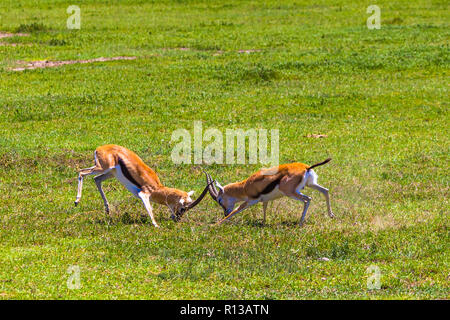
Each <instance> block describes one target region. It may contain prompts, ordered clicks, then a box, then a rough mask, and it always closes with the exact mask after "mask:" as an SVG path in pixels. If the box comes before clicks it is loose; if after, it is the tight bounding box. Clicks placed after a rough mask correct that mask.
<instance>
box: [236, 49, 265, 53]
mask: <svg viewBox="0 0 450 320" xmlns="http://www.w3.org/2000/svg"><path fill="white" fill-rule="evenodd" d="M260 51H261V50H260V49H248V50H238V53H252V52H260Z"/></svg>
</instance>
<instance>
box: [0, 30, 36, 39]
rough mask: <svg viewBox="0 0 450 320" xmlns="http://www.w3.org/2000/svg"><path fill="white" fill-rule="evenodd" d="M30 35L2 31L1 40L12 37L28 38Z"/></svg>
mask: <svg viewBox="0 0 450 320" xmlns="http://www.w3.org/2000/svg"><path fill="white" fill-rule="evenodd" d="M28 36H29V34H28V33H10V32H3V31H0V39H3V38H10V37H28Z"/></svg>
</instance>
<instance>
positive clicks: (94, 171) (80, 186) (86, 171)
mask: <svg viewBox="0 0 450 320" xmlns="http://www.w3.org/2000/svg"><path fill="white" fill-rule="evenodd" d="M103 171H104V170H103V169H102V168H101V167H99V166H93V167H90V168H85V169H81V170H80V172H79V173H78V192H77V198H76V200H75V206H77V204H78V203H79V202H80V200H81V191H82V190H83V178H84V176H88V175H91V174H99V173H103Z"/></svg>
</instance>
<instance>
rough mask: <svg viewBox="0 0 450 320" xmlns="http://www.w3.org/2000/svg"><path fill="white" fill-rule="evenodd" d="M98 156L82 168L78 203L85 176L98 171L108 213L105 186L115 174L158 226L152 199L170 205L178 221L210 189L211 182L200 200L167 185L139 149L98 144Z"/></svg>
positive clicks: (98, 181)
mask: <svg viewBox="0 0 450 320" xmlns="http://www.w3.org/2000/svg"><path fill="white" fill-rule="evenodd" d="M94 156H95V165H94V166H93V167H90V168H86V169H81V170H80V172H79V175H78V194H77V198H76V200H75V206H76V205H77V204H78V203H79V202H80V199H81V191H82V188H83V178H84V177H85V176H87V175H94V174H96V175H97V176H96V177H95V178H94V181H95V184H96V185H97V188H98V191H99V192H100V195H101V196H102V199H103V203H104V205H105V210H106V213H107V214H109V204H108V200H107V199H106V196H105V193H104V192H103V189H102V182H103V181H105V180H107V179H111V178H114V177H115V178H117V179H118V180H119V181H120V182H121V183H122V184H123V185H124V186H125V188H127V189H128V191H130V192H131V193H132V194H133V195H134V196H135V197H137V198H139V199H141V200H142V203H143V204H144V207H145V209H146V210H147V212H148V214H149V216H150V218H151V220H152V223H153V225H154V226H155V227H158V224H157V223H156V221H155V218H154V217H153V209H152V206H151V204H150V202H156V203H159V204H162V205H166V206H167V207H168V208H169V209H170V211H171V212H172V215H171V218H172V219H173V220H174V221H178V220H180V218H181V217H182V216H183V214H184V213H185V212H187V211H188V210H190V209H192V208H193V207H195V206H196V205H197V204H198V203H199V202H200V201H201V200H202V199H203V197H204V196H205V194H206V193H207V192H208V187H209V185H208V186H206V187H205V189H204V190H203V192H202V194H201V195H200V196H199V197H198V198H197V200H195V201H193V200H192V199H191V196H192V194H193V193H194V191H190V192H185V191H182V190H178V189H174V188H168V187H166V186H164V185H163V184H162V183H161V181H160V180H159V178H158V176H157V175H156V173H155V171H153V170H152V169H151V168H150V167H148V166H147V165H146V164H145V163H144V162H143V161H142V159H141V158H139V157H138V155H136V153H134V152H133V151H131V150H128V149H127V148H124V147H121V146H118V145H114V144H109V145H104V146H101V147H98V148H97V149H96V150H95V152H94Z"/></svg>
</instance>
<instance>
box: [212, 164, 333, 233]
mask: <svg viewBox="0 0 450 320" xmlns="http://www.w3.org/2000/svg"><path fill="white" fill-rule="evenodd" d="M330 160H331V158H329V159H326V160H325V161H323V162H320V163H316V164H314V165H312V166H308V165H306V164H304V163H289V164H283V165H279V166H277V167H273V168H270V169H261V170H259V171H258V172H256V173H254V174H252V175H251V176H250V177H248V178H247V179H245V180H243V181H240V182H235V183H230V184H228V185H226V186H224V187H222V186H221V185H220V184H219V183H218V182H216V186H217V188H219V189H218V190H217V188H216V186H214V184H213V180H212V178H211V176H210V175H209V174H208V173H206V172H205V174H206V182H207V185H208V186H209V193H210V195H211V197H212V198H213V199H214V201H216V202H217V203H218V204H219V205H220V206H221V207H222V208H223V210H224V215H225V218H223V219H222V220H220V221H219V222H218V224H221V223H222V222H224V221H225V220H228V219H230V218H231V217H232V216H234V215H235V214H237V213H239V212H241V211H242V210H244V209H246V208H248V207H250V206H253V205H255V204H257V203H259V202H262V204H263V213H264V223H265V221H266V209H267V204H268V202H270V201H272V200H275V199H278V198H281V197H283V196H287V197H290V198H292V199H295V200H298V201H301V202H303V203H304V207H303V212H302V216H301V219H300V225H302V224H303V223H304V221H305V216H306V212H307V211H308V207H309V204H310V202H311V198H310V197H309V196H307V195H305V194H303V193H301V190H302V189H303V188H304V187H305V186H307V187H310V188H312V189H315V190H317V191H319V192H321V193H322V194H323V195H324V196H325V199H326V202H327V208H328V215H329V216H330V218H334V214H333V212H332V210H331V203H330V196H329V193H328V189H326V188H324V187H322V186H320V185H319V184H318V183H317V178H318V176H317V174H316V173H315V172H314V170H313V168H315V167H318V166H321V165H324V164H325V163H327V162H329V161H330ZM237 202H243V203H242V204H241V205H239V206H238V207H237V208H236V209H234V207H235V205H236V203H237Z"/></svg>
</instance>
